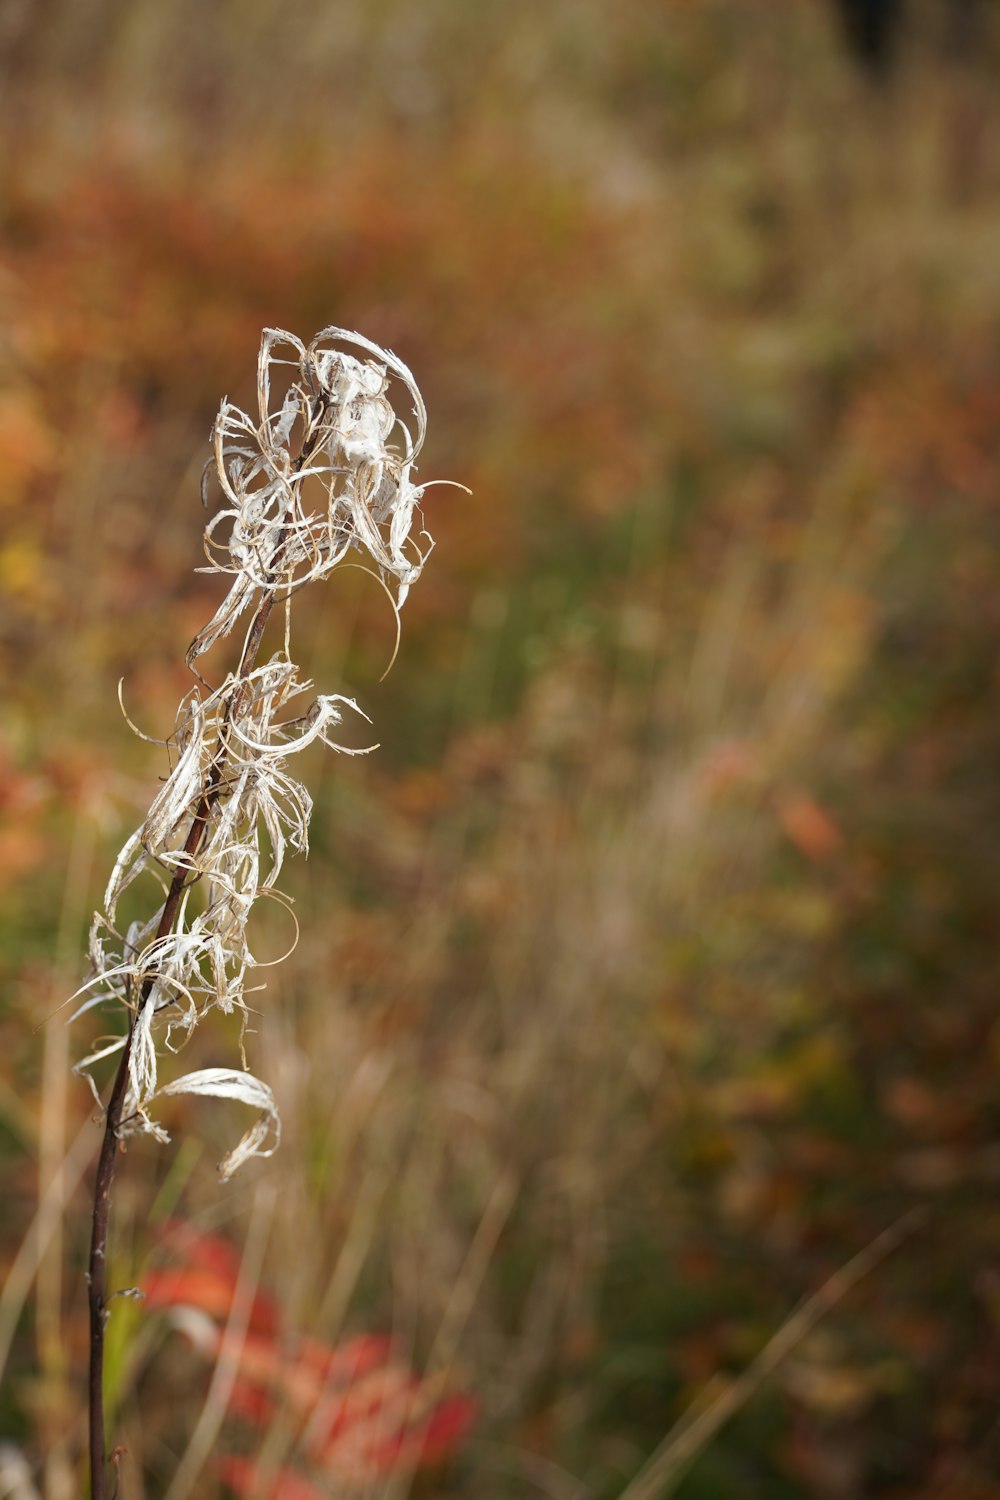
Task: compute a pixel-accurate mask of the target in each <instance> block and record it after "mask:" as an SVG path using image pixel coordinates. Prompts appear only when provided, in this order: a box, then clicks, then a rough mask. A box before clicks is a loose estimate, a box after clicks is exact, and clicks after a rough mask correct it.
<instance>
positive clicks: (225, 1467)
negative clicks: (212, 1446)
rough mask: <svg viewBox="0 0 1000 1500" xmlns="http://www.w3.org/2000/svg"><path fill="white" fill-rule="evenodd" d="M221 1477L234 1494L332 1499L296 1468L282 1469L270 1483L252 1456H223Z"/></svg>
mask: <svg viewBox="0 0 1000 1500" xmlns="http://www.w3.org/2000/svg"><path fill="white" fill-rule="evenodd" d="M218 1472H219V1477H220V1479H222V1481H223V1483H224V1484H227V1485H228V1486H229V1488H230V1489H231V1490H232V1491H233V1494H234V1495H239V1496H244V1495H245V1496H248V1497H249V1496H251V1495H252V1496H254V1497H255V1500H257V1497H260V1496H263V1497H265V1500H329V1497H328V1495H326V1494H325V1493H324V1491H323V1490H318V1489H317V1488H316V1486H315V1485H314V1484H311V1483H310V1481H309V1480H308V1479H306V1478H304V1476H303V1475H301V1474H299V1473H297V1472H296V1470H295V1469H279V1470H278V1472H277V1474H276V1475H275V1476H274V1478H273V1479H271V1480H270V1483H268V1479H269V1478H270V1476H267V1477H265V1472H264V1470H263V1469H262V1468H261V1467H260V1465H259V1464H255V1463H254V1462H253V1461H252V1460H251V1459H249V1458H221V1459H220V1460H219V1463H218Z"/></svg>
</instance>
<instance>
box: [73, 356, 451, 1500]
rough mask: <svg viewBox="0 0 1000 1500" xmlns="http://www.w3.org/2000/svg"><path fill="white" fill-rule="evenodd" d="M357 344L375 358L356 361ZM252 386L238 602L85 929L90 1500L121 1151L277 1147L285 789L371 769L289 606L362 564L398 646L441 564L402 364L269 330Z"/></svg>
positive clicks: (299, 818) (235, 423)
mask: <svg viewBox="0 0 1000 1500" xmlns="http://www.w3.org/2000/svg"><path fill="white" fill-rule="evenodd" d="M344 345H347V346H349V347H354V348H355V349H360V350H362V351H363V353H364V356H365V357H363V358H358V357H357V356H356V355H354V354H351V353H347V352H344V349H343V347H342V346H344ZM257 386H258V391H257V394H258V413H257V416H256V418H254V417H251V416H250V415H248V414H247V413H246V412H243V411H241V410H240V409H239V408H238V407H236V406H234V405H233V404H232V403H231V402H230V401H229V400H228V399H227V400H224V401H223V403H222V406H221V408H220V410H219V415H218V418H217V420H216V423H215V430H214V442H215V460H214V465H210V466H209V469H208V470H207V471H206V473H207V475H210V473H211V470H212V469H214V473H215V475H216V476H217V479H218V483H219V485H220V486H221V490H222V495H223V497H224V504H223V507H222V508H221V509H220V510H219V511H218V512H217V513H216V514H215V515H214V516H213V517H212V519H211V520H210V521H209V523H208V525H207V527H206V529H205V551H206V555H207V558H208V565H207V567H205V568H203V569H202V570H201V571H203V572H211V573H222V574H226V575H229V577H230V578H231V580H232V581H231V584H230V587H229V592H228V594H227V595H226V597H225V599H224V600H223V602H222V604H221V605H220V606H219V608H218V610H217V611H216V613H215V615H214V616H213V618H212V619H211V620H210V621H209V622H208V624H207V625H206V626H205V627H204V629H202V630H201V631H200V632H199V634H198V635H197V636H196V637H195V639H194V641H193V642H192V644H191V646H190V648H189V650H188V653H187V662H188V665H189V666H190V667H191V669H192V671H193V673H194V675H195V677H196V678H197V679H198V681H197V684H196V686H195V687H194V688H193V689H192V691H191V692H190V693H188V694H187V695H186V696H185V697H184V698H183V700H182V701H181V703H180V705H179V707H178V710H177V717H176V721H175V724H174V728H173V732H172V733H171V734H170V735H169V736H168V738H167V739H165V740H162V741H156V742H155V743H160V744H163V745H165V746H166V748H167V750H168V753H169V754H170V757H171V769H170V772H169V775H168V776H167V779H166V781H165V783H164V785H163V786H162V787H161V789H160V791H159V792H158V793H157V795H156V797H155V798H154V799H153V802H152V805H151V806H150V809H149V812H148V813H147V815H146V817H145V819H144V821H143V823H142V825H141V826H140V827H139V828H137V829H136V830H135V832H134V833H133V834H132V835H131V836H130V837H129V839H128V840H127V841H126V843H125V846H124V848H123V849H122V851H121V853H120V855H119V856H118V859H117V861H116V863H115V867H114V869H113V871H112V874H111V879H110V881H109V882H108V887H107V891H106V893H105V897H104V907H103V910H102V911H100V912H98V913H97V914H96V915H95V917H94V921H93V925H92V928H91V934H90V958H91V963H92V967H93V973H92V976H91V977H90V978H89V979H88V980H87V982H86V983H85V984H84V985H83V986H82V988H81V990H80V991H78V995H82V996H84V997H85V998H84V999H83V1003H82V1004H81V1005H80V1006H79V1008H78V1010H77V1011H76V1016H80V1015H83V1014H84V1013H85V1012H88V1011H91V1010H93V1009H95V1008H97V1007H101V1006H107V1005H111V1006H112V1007H114V1008H118V1007H121V1008H123V1009H124V1012H125V1019H126V1030H125V1032H124V1035H122V1034H117V1035H115V1036H114V1037H113V1038H112V1039H111V1040H104V1041H103V1042H102V1043H100V1044H99V1045H97V1046H95V1048H94V1050H93V1051H92V1052H91V1053H90V1055H89V1056H87V1057H86V1058H84V1060H83V1061H82V1062H81V1063H80V1064H78V1069H77V1071H79V1072H82V1073H83V1074H84V1075H85V1076H86V1077H87V1078H88V1079H89V1081H90V1084H91V1087H92V1088H93V1090H94V1094H95V1097H96V1098H97V1099H98V1103H99V1104H100V1103H101V1100H100V1095H99V1093H98V1089H97V1086H96V1084H95V1083H94V1079H93V1074H92V1069H93V1067H94V1065H95V1064H97V1063H99V1062H101V1061H102V1060H103V1059H105V1058H107V1057H109V1056H112V1055H114V1054H116V1053H117V1054H120V1057H119V1062H118V1068H117V1072H116V1074H115V1077H114V1082H113V1084H112V1086H111V1090H110V1094H109V1097H108V1102H107V1105H106V1106H102V1107H103V1111H104V1139H103V1144H102V1149H101V1154H100V1159H99V1162H98V1168H97V1179H96V1188H95V1197H94V1218H93V1234H92V1242H91V1254H90V1267H89V1281H90V1339H91V1360H90V1466H91V1494H92V1497H93V1500H103V1497H104V1495H105V1477H106V1460H105V1451H104V1444H105V1433H104V1412H103V1356H104V1327H105V1322H106V1319H107V1310H108V1296H107V1286H106V1268H105V1261H106V1244H107V1233H108V1216H109V1203H110V1191H111V1183H112V1177H113V1172H114V1163H115V1156H116V1154H117V1150H118V1143H119V1141H120V1140H122V1139H123V1138H124V1137H126V1136H128V1135H133V1134H136V1133H145V1134H149V1135H153V1136H154V1137H155V1138H156V1139H157V1140H160V1141H165V1140H167V1139H168V1137H167V1133H166V1131H165V1129H164V1127H163V1126H162V1124H160V1123H159V1122H158V1120H157V1119H156V1117H155V1113H154V1109H155V1106H156V1104H157V1103H158V1101H160V1100H161V1099H164V1098H169V1097H172V1096H175V1095H178V1094H196V1095H209V1096H214V1097H216V1098H223V1099H234V1100H239V1101H241V1102H242V1103H244V1104H248V1105H251V1106H252V1107H253V1108H254V1109H256V1111H257V1119H256V1121H255V1123H254V1124H252V1125H251V1127H250V1128H249V1130H247V1132H246V1133H245V1135H244V1136H243V1138H242V1140H241V1141H240V1142H239V1144H238V1145H237V1146H236V1147H235V1148H234V1149H233V1150H232V1151H230V1152H229V1153H228V1155H227V1156H226V1157H225V1159H224V1161H223V1162H222V1163H221V1166H220V1170H221V1173H222V1175H223V1177H228V1176H229V1175H230V1174H231V1173H232V1172H234V1171H235V1170H236V1169H237V1168H238V1167H239V1166H240V1165H241V1164H242V1163H243V1162H245V1161H247V1160H248V1158H250V1157H251V1156H255V1155H256V1156H267V1155H270V1153H271V1152H272V1151H273V1150H274V1149H275V1147H276V1146H277V1144H278V1139H279V1134H280V1121H279V1116H278V1111H277V1107H276V1104H275V1100H274V1096H273V1094H272V1092H271V1089H270V1088H269V1087H268V1085H267V1084H266V1083H265V1082H264V1081H263V1080H262V1079H259V1078H256V1077H255V1076H254V1075H253V1074H251V1073H250V1072H248V1071H247V1068H246V1061H245V1057H244V1054H243V1034H244V1030H245V1026H246V1020H247V1005H246V996H247V993H248V980H249V978H250V977H251V976H252V974H253V972H254V971H255V970H256V969H259V968H260V967H262V965H261V964H260V962H259V961H258V960H257V959H256V958H255V956H254V954H253V952H252V950H251V948H250V944H249V940H248V922H249V918H250V914H251V911H252V908H253V905H254V902H255V901H256V900H257V899H258V897H261V896H269V897H271V898H272V899H275V900H278V901H283V902H284V901H285V899H286V898H284V897H282V896H281V895H280V893H279V892H278V891H277V890H276V886H275V882H276V881H277V879H278V876H279V874H280V872H281V867H282V863H283V861H284V858H285V855H286V853H287V852H288V851H292V852H302V853H304V852H306V850H307V848H308V833H309V818H310V813H311V810H312V802H311V799H310V796H309V793H308V792H307V790H306V788H305V787H304V786H303V785H302V783H301V782H300V781H298V780H296V778H295V776H294V775H293V774H292V773H291V772H290V770H289V762H290V760H291V757H292V756H293V755H295V754H296V753H297V752H298V751H300V750H303V749H304V748H305V747H306V746H307V745H309V744H312V743H313V742H314V741H317V740H319V741H322V743H324V744H326V745H329V746H330V747H331V748H333V749H337V750H341V751H343V752H345V753H347V754H357V753H364V752H358V751H356V750H353V749H348V747H347V746H345V745H342V744H339V743H338V742H337V740H336V739H335V738H334V732H335V730H336V728H337V726H338V725H339V724H340V723H341V721H342V718H343V714H344V712H345V710H349V711H351V712H353V713H360V712H361V711H360V710H359V709H358V706H357V704H356V703H354V702H353V700H351V699H349V698H345V697H343V696H342V695H340V694H336V693H334V694H324V693H319V694H314V693H313V690H312V684H311V683H310V682H308V681H305V680H303V678H302V677H301V676H300V672H299V668H298V667H297V666H296V664H295V662H294V661H293V660H292V657H291V646H290V636H291V628H290V627H291V603H292V599H293V597H294V595H295V594H296V593H297V591H298V590H299V589H300V588H302V587H304V586H305V585H306V584H308V583H312V582H315V581H317V580H319V579H321V578H325V577H327V576H328V575H329V574H330V573H332V572H333V571H334V569H335V568H337V567H338V566H340V565H343V564H345V562H347V560H348V559H350V558H351V557H352V555H353V554H355V553H360V554H361V555H362V557H363V558H365V559H366V561H365V562H363V563H362V564H361V566H365V567H368V568H369V570H370V571H373V572H374V573H375V574H376V576H377V577H378V578H379V580H380V582H381V583H382V585H383V587H384V588H385V590H386V592H387V594H388V595H389V598H390V601H391V602H392V605H393V608H394V610H395V611H396V621H397V640H398V623H399V608H400V606H401V605H402V604H403V602H404V600H405V598H406V594H407V591H408V590H409V588H410V585H411V584H412V583H413V582H414V580H415V579H416V578H417V577H418V576H419V574H420V571H421V569H422V567H423V565H424V562H425V561H426V558H427V555H428V552H429V550H430V548H431V546H432V545H433V543H432V541H431V538H430V537H429V536H428V534H427V532H426V531H424V530H423V529H422V526H420V520H421V511H420V501H421V497H422V495H423V493H424V490H425V488H426V486H424V485H417V484H415V483H414V482H413V471H414V466H415V463H416V459H417V456H418V454H419V452H420V448H421V444H422V442H423V438H424V431H425V410H424V404H423V401H422V399H421V396H420V392H419V390H418V388H417V385H416V382H415V381H414V379H413V376H412V375H411V373H410V371H409V370H408V369H407V367H406V365H404V364H403V362H402V361H401V360H399V359H397V358H396V356H395V355H393V354H391V353H389V352H388V351H386V350H384V349H380V348H379V347H378V345H376V344H373V343H371V342H370V341H369V340H368V339H365V338H363V337H361V336H360V335H358V334H356V333H348V332H347V331H346V330H344V329H341V328H325V329H323V331H322V332H321V333H319V334H317V336H316V337H315V338H314V339H313V340H312V342H311V343H310V344H309V345H308V346H306V345H304V344H302V343H301V342H300V341H299V340H298V339H297V338H295V337H294V336H293V335H291V334H289V333H285V332H282V331H281V330H278V329H267V330H265V332H264V335H263V338H262V341H261V347H260V357H259V362H258V382H257ZM399 387H402V389H403V390H405V392H406V393H407V394H408V396H409V398H410V400H411V402H412V408H413V416H414V417H415V426H414V427H413V430H412V431H411V429H410V427H408V426H407V425H406V423H404V421H403V420H402V419H401V418H400V417H399V415H398V414H397V412H396V410H395V408H394V406H393V404H392V402H391V400H390V392H391V391H392V390H393V389H394V388H399ZM415 521H416V522H417V524H418V527H419V529H418V530H416V533H415V532H414V523H415ZM355 565H357V564H355ZM276 605H279V606H282V612H283V616H284V619H283V625H284V634H283V643H282V646H281V649H279V650H277V651H275V652H274V653H273V654H272V655H271V656H270V657H269V658H268V659H267V660H266V661H260V660H259V657H260V653H261V646H262V642H263V639H264V634H265V629H266V627H267V625H268V622H269V620H270V619H271V616H272V613H273V611H274V609H275V606H276ZM243 620H246V621H248V624H247V627H246V633H245V636H244V640H243V647H242V651H241V653H240V657H239V664H238V666H237V667H236V669H235V671H232V672H230V673H229V674H228V675H227V676H226V677H225V680H224V681H223V682H222V683H221V684H220V685H219V686H218V687H214V688H213V687H212V686H211V685H210V683H208V682H207V681H206V680H205V678H204V677H202V675H201V673H200V671H199V670H198V668H197V666H196V663H198V662H199V660H200V658H201V657H202V656H203V655H204V653H206V652H207V651H209V650H210V649H211V648H212V647H213V646H215V645H216V644H217V643H218V642H219V641H221V640H222V639H224V638H225V637H227V636H229V635H230V634H231V633H232V631H233V630H234V629H235V627H236V625H237V624H238V622H241V621H243ZM134 727H135V726H133V728H134ZM136 732H137V733H138V732H139V731H136ZM147 738H148V737H147ZM371 748H374V747H371ZM137 882H143V883H145V884H146V885H148V886H149V887H150V890H151V895H152V894H155V896H156V901H155V905H154V909H153V911H152V914H151V915H145V916H143V917H140V918H138V919H136V920H133V921H129V922H127V923H126V922H124V921H123V919H122V917H121V915H120V911H121V907H122V902H123V897H124V896H125V894H126V892H129V891H130V890H131V888H132V887H133V885H136V883H137ZM74 998H77V997H74ZM216 1009H218V1010H221V1011H222V1012H224V1013H225V1014H227V1015H229V1014H232V1013H233V1012H239V1014H240V1018H241V1029H240V1039H239V1051H240V1060H241V1066H240V1067H238V1068H237V1067H234V1068H204V1069H200V1070H197V1071H195V1072H189V1073H187V1074H184V1075H183V1076H182V1077H179V1078H176V1079H172V1080H170V1081H168V1082H165V1083H164V1082H161V1081H160V1076H159V1062H160V1059H161V1057H162V1054H163V1052H164V1050H166V1051H167V1052H176V1051H177V1050H178V1049H179V1048H180V1046H181V1045H183V1043H184V1042H186V1041H187V1040H188V1038H189V1037H190V1036H191V1033H192V1032H193V1031H194V1029H195V1027H196V1026H197V1025H198V1023H199V1021H201V1020H202V1019H203V1018H204V1017H205V1016H206V1015H207V1014H209V1013H210V1012H211V1011H213V1010H216Z"/></svg>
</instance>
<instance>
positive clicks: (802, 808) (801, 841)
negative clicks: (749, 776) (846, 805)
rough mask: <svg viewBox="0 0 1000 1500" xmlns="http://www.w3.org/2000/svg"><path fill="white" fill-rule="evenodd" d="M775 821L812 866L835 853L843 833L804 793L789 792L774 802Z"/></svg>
mask: <svg viewBox="0 0 1000 1500" xmlns="http://www.w3.org/2000/svg"><path fill="white" fill-rule="evenodd" d="M778 822H779V823H780V824H781V827H782V829H783V831H784V833H785V836H786V838H788V839H789V840H790V841H791V842H792V843H793V844H794V845H795V847H796V849H798V851H799V853H800V854H804V855H805V857H806V859H811V860H813V861H815V862H816V863H819V862H820V861H822V860H825V859H829V858H830V856H831V855H833V854H836V853H837V850H838V849H840V847H841V845H842V844H843V842H844V837H843V834H842V833H841V831H840V829H839V828H838V827H837V825H836V823H835V822H834V821H833V819H832V818H831V816H830V814H829V813H828V812H826V810H825V809H824V808H822V807H820V805H819V803H818V802H817V801H816V799H815V797H812V796H810V794H809V793H808V792H789V793H787V794H786V795H785V796H783V797H782V798H781V800H780V801H779V803H778Z"/></svg>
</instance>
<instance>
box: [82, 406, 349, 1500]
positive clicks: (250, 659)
mask: <svg viewBox="0 0 1000 1500" xmlns="http://www.w3.org/2000/svg"><path fill="white" fill-rule="evenodd" d="M325 405H326V400H325V398H324V397H322V396H321V397H319V398H318V399H317V401H316V402H315V404H314V406H313V411H312V422H311V424H310V425H311V435H310V436H309V437H307V438H306V440H305V442H304V443H303V445H302V450H301V452H300V453H299V456H298V458H297V459H296V460H295V463H294V465H293V470H292V472H293V474H294V473H298V472H299V471H301V470H302V469H303V468H304V467H305V465H306V464H307V463H308V462H309V461H310V459H311V458H312V457H313V455H314V453H315V451H316V449H317V448H318V446H319V444H320V441H321V440H322V434H323V429H322V422H321V418H322V415H323V410H324V407H325ZM283 551H284V545H283V544H282V543H279V546H278V548H277V551H276V563H275V567H274V569H273V571H272V572H271V574H270V578H271V586H270V587H269V589H268V591H267V592H266V593H265V594H264V596H263V598H262V599H261V601H260V604H259V605H258V606H257V613H256V615H255V616H254V619H253V622H252V624H251V626H250V630H249V632H248V634H247V640H246V644H245V646H244V648H243V655H242V657H241V660H240V665H239V672H238V675H237V685H236V686H235V687H234V689H233V693H232V696H231V697H230V700H229V706H228V708H227V711H226V715H225V721H224V723H228V722H229V721H230V720H231V719H232V718H234V717H235V716H236V715H237V714H238V712H239V709H240V704H241V700H242V697H243V695H244V693H245V691H246V687H247V680H248V678H249V675H250V673H251V672H252V671H253V668H254V664H255V662H256V660H257V653H258V651H259V650H260V645H261V641H262V640H263V638H264V631H265V629H266V628H267V622H268V620H269V619H270V617H271V611H272V609H273V608H274V600H275V592H276V579H277V576H278V574H279V573H280V559H281V557H282V553H283ZM226 758H227V746H226V737H225V727H224V728H223V732H222V734H221V736H220V739H219V744H218V747H217V749H216V753H215V756H214V758H213V760H212V765H211V769H210V770H209V772H208V775H207V776H206V778H205V785H204V788H203V790H202V793H201V798H200V800H199V802H198V806H197V807H196V809H195V812H194V816H193V818H192V820H191V827H190V828H189V829H188V835H187V838H186V839H185V841H184V858H183V859H182V860H181V862H180V863H179V865H178V867H177V869H176V870H175V871H174V874H173V878H172V879H171V882H170V885H169V887H168V889H167V897H166V900H165V901H164V903H163V910H162V912H161V913H160V920H159V923H158V924H157V929H156V936H155V938H154V940H153V941H154V943H157V942H159V941H160V940H161V939H162V938H165V937H166V936H167V934H168V933H170V932H171V931H172V930H173V926H174V922H175V921H176V920H177V912H178V908H179V906H180V902H181V897H182V895H183V894H184V889H185V887H186V885H187V884H188V880H189V876H190V872H191V866H192V864H193V862H194V857H195V856H196V855H197V853H198V850H199V848H200V846H201V842H202V839H203V838H204V835H205V830H206V829H207V827H208V820H209V818H210V816H211V813H212V808H213V807H214V805H215V803H216V802H217V801H218V799H219V796H220V795H221V793H222V784H223V777H224V773H225V766H226ZM153 984H154V978H153V976H152V975H151V976H150V977H149V978H147V979H146V981H145V982H144V984H143V987H142V990H141V992H140V994H139V996H138V1003H137V1004H136V1006H135V1009H134V1011H133V1013H132V1017H131V1020H130V1022H129V1029H128V1035H127V1036H126V1038H125V1046H124V1047H123V1048H122V1055H121V1060H120V1061H119V1064H118V1071H117V1072H116V1073H115V1078H114V1082H113V1084H112V1085H111V1093H110V1095H109V1097H108V1105H107V1110H106V1112H105V1118H104V1138H103V1140H102V1142H101V1152H100V1156H99V1157H98V1160H97V1174H96V1178H95V1183H94V1209H93V1219H92V1227H91V1237H90V1259H89V1262H88V1272H87V1280H88V1300H89V1307H90V1377H89V1401H88V1411H89V1419H88V1427H89V1441H90V1496H91V1500H107V1457H106V1453H105V1421H104V1328H105V1323H106V1322H107V1316H108V1292H107V1244H108V1224H109V1219H110V1213H111V1184H112V1182H113V1180H114V1173H115V1159H116V1157H117V1154H118V1132H119V1130H120V1128H121V1123H122V1109H123V1106H124V1103H125V1094H126V1090H127V1085H128V1067H129V1059H130V1058H131V1055H132V1039H133V1036H134V1035H135V1025H136V1021H137V1020H138V1017H139V1015H140V1014H141V1013H142V1009H143V1006H144V1005H145V1004H146V1002H147V1001H148V999H149V997H150V994H151V993H152V989H153Z"/></svg>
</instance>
